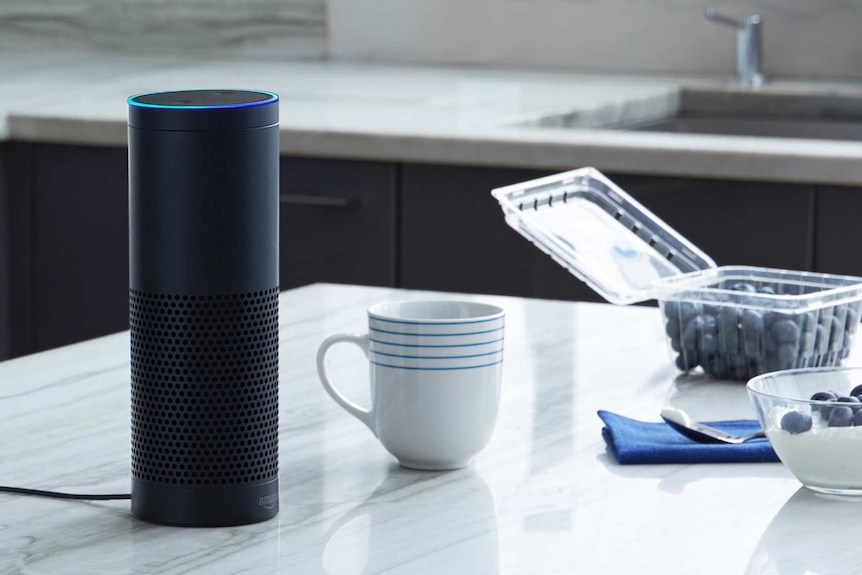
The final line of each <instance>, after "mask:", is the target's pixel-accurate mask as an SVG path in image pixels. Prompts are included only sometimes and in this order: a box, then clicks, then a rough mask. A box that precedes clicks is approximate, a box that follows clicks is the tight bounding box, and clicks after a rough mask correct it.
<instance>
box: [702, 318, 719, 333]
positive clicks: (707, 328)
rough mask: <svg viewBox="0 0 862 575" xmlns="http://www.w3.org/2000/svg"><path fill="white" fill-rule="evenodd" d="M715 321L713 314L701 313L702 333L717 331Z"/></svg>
mask: <svg viewBox="0 0 862 575" xmlns="http://www.w3.org/2000/svg"><path fill="white" fill-rule="evenodd" d="M717 323H718V322H717V321H716V319H715V316H713V315H707V314H704V315H703V331H704V333H713V334H714V333H715V332H716V331H717Z"/></svg>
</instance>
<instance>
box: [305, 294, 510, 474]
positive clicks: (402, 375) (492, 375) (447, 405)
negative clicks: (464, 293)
mask: <svg viewBox="0 0 862 575" xmlns="http://www.w3.org/2000/svg"><path fill="white" fill-rule="evenodd" d="M504 324H505V314H504V312H503V310H502V309H501V308H499V307H497V306H493V305H488V304H484V303H477V302H466V301H450V300H438V301H404V302H390V303H382V304H378V305H374V306H371V307H370V308H369V309H368V333H366V334H362V335H360V334H346V333H343V334H337V335H332V336H329V337H327V338H326V339H325V340H324V341H323V343H321V344H320V348H319V349H318V351H317V373H318V375H319V376H320V381H321V383H322V384H323V388H324V389H325V390H326V392H327V393H328V394H329V395H330V397H332V399H333V400H335V402H336V403H337V404H338V405H340V406H341V407H343V408H344V409H345V410H346V411H347V412H348V413H350V414H351V415H353V416H355V417H356V418H357V419H359V421H361V422H362V423H364V424H365V425H366V426H368V428H369V429H370V430H371V432H372V433H374V435H375V436H376V437H377V438H378V439H379V440H380V442H381V443H382V444H383V447H384V448H386V450H387V451H388V452H389V453H391V454H392V455H394V456H395V458H396V459H398V462H399V463H400V464H401V465H402V466H404V467H409V468H413V469H427V470H445V469H459V468H461V467H466V466H468V465H469V464H470V462H471V461H472V460H473V457H474V456H475V455H476V454H477V453H479V452H480V451H481V450H482V449H483V448H484V447H485V445H486V444H487V443H488V441H489V440H490V439H491V434H492V433H493V431H494V423H495V421H496V419H497V408H498V406H499V403H500V383H501V380H502V373H503V331H504ZM344 342H346V343H353V344H355V345H358V346H359V347H360V348H361V349H362V351H363V352H364V353H365V356H366V357H367V358H368V362H369V372H370V375H371V408H370V409H363V408H362V407H360V406H358V405H356V404H355V403H354V402H352V401H350V400H349V399H347V398H346V397H345V396H344V395H342V394H341V393H340V392H339V391H338V390H337V389H336V388H335V387H334V386H333V385H332V383H331V382H330V380H329V377H328V376H327V373H326V361H325V360H326V353H327V351H328V350H329V348H330V347H331V346H333V345H335V344H336V343H344Z"/></svg>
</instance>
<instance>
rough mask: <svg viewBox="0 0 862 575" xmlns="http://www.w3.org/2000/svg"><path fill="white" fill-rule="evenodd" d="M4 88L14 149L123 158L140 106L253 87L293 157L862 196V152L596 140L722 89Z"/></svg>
mask: <svg viewBox="0 0 862 575" xmlns="http://www.w3.org/2000/svg"><path fill="white" fill-rule="evenodd" d="M0 77H2V78H3V81H2V83H0V137H2V138H4V139H7V140H17V141H32V142H55V143H72V144H91V145H108V146H124V145H125V143H126V113H127V112H126V103H125V100H126V98H127V97H128V96H129V95H131V94H135V93H140V92H146V91H157V90H172V89H188V88H197V87H252V88H261V89H267V90H271V91H274V92H277V93H278V94H279V95H280V96H281V99H282V102H281V151H282V153H283V154H293V155H310V156H320V157H332V158H354V159H368V160H385V161H409V162H435V163H454V164H467V165H485V166H513V167H531V168H548V169H572V168H576V167H581V166H585V165H594V166H596V167H599V168H600V169H603V170H607V171H611V172H618V173H637V174H657V175H672V176H695V177H715V178H729V179H745V180H766V181H787V182H810V183H832V184H850V185H859V184H862V143H856V142H848V141H828V140H820V141H815V140H800V139H780V138H745V137H738V136H709V135H692V134H664V133H663V134H660V133H645V132H631V131H620V130H608V129H596V128H595V127H591V126H594V125H596V124H597V123H601V124H607V123H609V122H613V121H614V120H615V119H618V120H622V119H626V118H631V117H637V116H638V115H639V114H645V113H647V114H648V113H649V112H650V111H651V110H652V111H654V110H657V109H661V108H662V107H666V106H667V105H668V103H669V102H672V101H673V100H674V99H675V98H676V97H677V94H678V92H679V90H680V88H681V87H716V88H723V87H727V82H726V81H725V80H721V79H715V78H713V79H708V78H687V77H679V76H635V75H629V76H626V75H619V74H615V75H601V74H579V73H572V72H552V71H529V70H505V69H487V68H457V67H432V66H384V65H371V64H345V63H335V62H283V63H279V62H273V61H247V60H212V59H201V58H198V59H192V58H184V59H177V58H167V57H147V56H130V55H122V54H109V53H104V52H88V53H74V52H73V53H67V52H44V53H27V54H9V53H6V54H4V55H3V56H0ZM765 90H766V91H777V92H783V93H787V92H789V93H810V92H812V91H823V92H827V93H831V94H843V95H851V96H862V86H860V85H855V84H840V83H823V84H811V83H805V82H773V83H771V84H770V85H768V86H767V87H766V88H765ZM557 112H564V113H569V114H575V115H579V116H580V117H582V118H586V119H587V121H585V122H584V123H583V127H580V128H577V129H565V130H562V129H548V128H542V127H536V126H531V125H529V120H531V119H535V118H537V117H540V116H543V115H547V114H552V113H557ZM599 121H601V122H599Z"/></svg>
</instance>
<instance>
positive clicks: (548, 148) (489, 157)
mask: <svg viewBox="0 0 862 575" xmlns="http://www.w3.org/2000/svg"><path fill="white" fill-rule="evenodd" d="M126 130H127V127H126V124H125V122H122V121H117V120H109V119H97V118H88V119H81V118H62V117H43V116H28V115H27V114H19V113H13V114H10V116H9V117H8V120H7V126H6V133H5V134H0V136H5V138H4V139H5V140H7V141H18V142H29V143H49V144H69V145H91V146H108V147H125V146H126V143H127V140H126V138H127V132H126ZM763 140H764V141H762V142H755V143H752V142H751V139H750V138H736V137H730V136H690V135H656V134H650V135H647V134H640V133H638V134H630V133H620V132H612V131H609V130H591V129H584V130H567V131H565V133H563V131H559V132H557V131H551V132H550V133H549V131H548V130H543V129H536V128H532V129H530V128H524V129H518V128H500V129H484V130H479V131H477V132H475V133H472V134H469V135H468V134H462V133H445V132H440V133H420V132H418V131H414V132H411V131H410V130H401V131H397V130H388V131H387V130H377V131H371V130H358V129H353V130H334V129H314V128H305V127H302V128H299V127H291V126H285V125H282V127H281V137H280V152H281V154H282V155H291V156H313V157H325V158H333V159H350V160H370V161H388V162H416V163H439V164H452V165H469V166H480V167H508V168H511V167H515V168H538V169H543V168H547V169H569V168H575V167H580V166H586V165H593V166H597V167H600V169H603V170H606V171H609V172H616V173H631V174H639V175H655V176H669V177H695V178H701V177H702V178H721V179H737V180H748V181H769V182H790V183H810V184H824V185H828V184H833V185H850V186H854V185H860V184H862V161H860V160H862V147H860V146H858V145H855V144H853V143H843V142H841V143H839V142H809V141H801V140H795V141H793V142H791V141H788V140H776V139H771V138H764V139H763ZM802 142H804V143H805V144H806V145H805V146H804V147H803V146H800V145H799V144H801V143H802ZM794 143H795V144H796V147H795V148H794ZM574 158H577V161H575V160H574Z"/></svg>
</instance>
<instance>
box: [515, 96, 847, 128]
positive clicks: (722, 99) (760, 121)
mask: <svg viewBox="0 0 862 575" xmlns="http://www.w3.org/2000/svg"><path fill="white" fill-rule="evenodd" d="M666 101H667V105H666V106H665V109H663V110H656V109H655V107H654V106H653V109H652V110H650V111H649V112H648V113H647V114H639V113H626V109H625V106H624V105H623V106H621V107H620V109H621V110H622V113H621V114H620V115H621V116H622V117H623V118H624V119H623V120H621V121H619V120H618V121H615V122H606V123H604V124H600V125H596V124H595V123H593V125H592V126H591V127H600V128H605V129H618V130H635V131H647V132H670V133H683V134H721V135H733V136H755V137H773V138H809V139H818V140H851V141H862V96H857V95H844V94H820V93H811V94H805V93H803V94H800V93H787V92H779V91H750V90H710V89H688V88H686V89H681V90H679V92H678V93H676V94H675V97H669V98H667V100H666ZM635 109H637V108H635ZM585 114H589V112H586V111H583V112H582V111H570V112H566V113H560V114H551V115H547V116H543V117H541V118H538V119H534V120H533V121H531V122H527V123H526V124H527V125H532V126H535V127H545V128H563V129H565V128H582V127H587V126H589V124H590V122H589V120H588V118H586V117H585ZM605 114H606V115H607V111H605Z"/></svg>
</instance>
